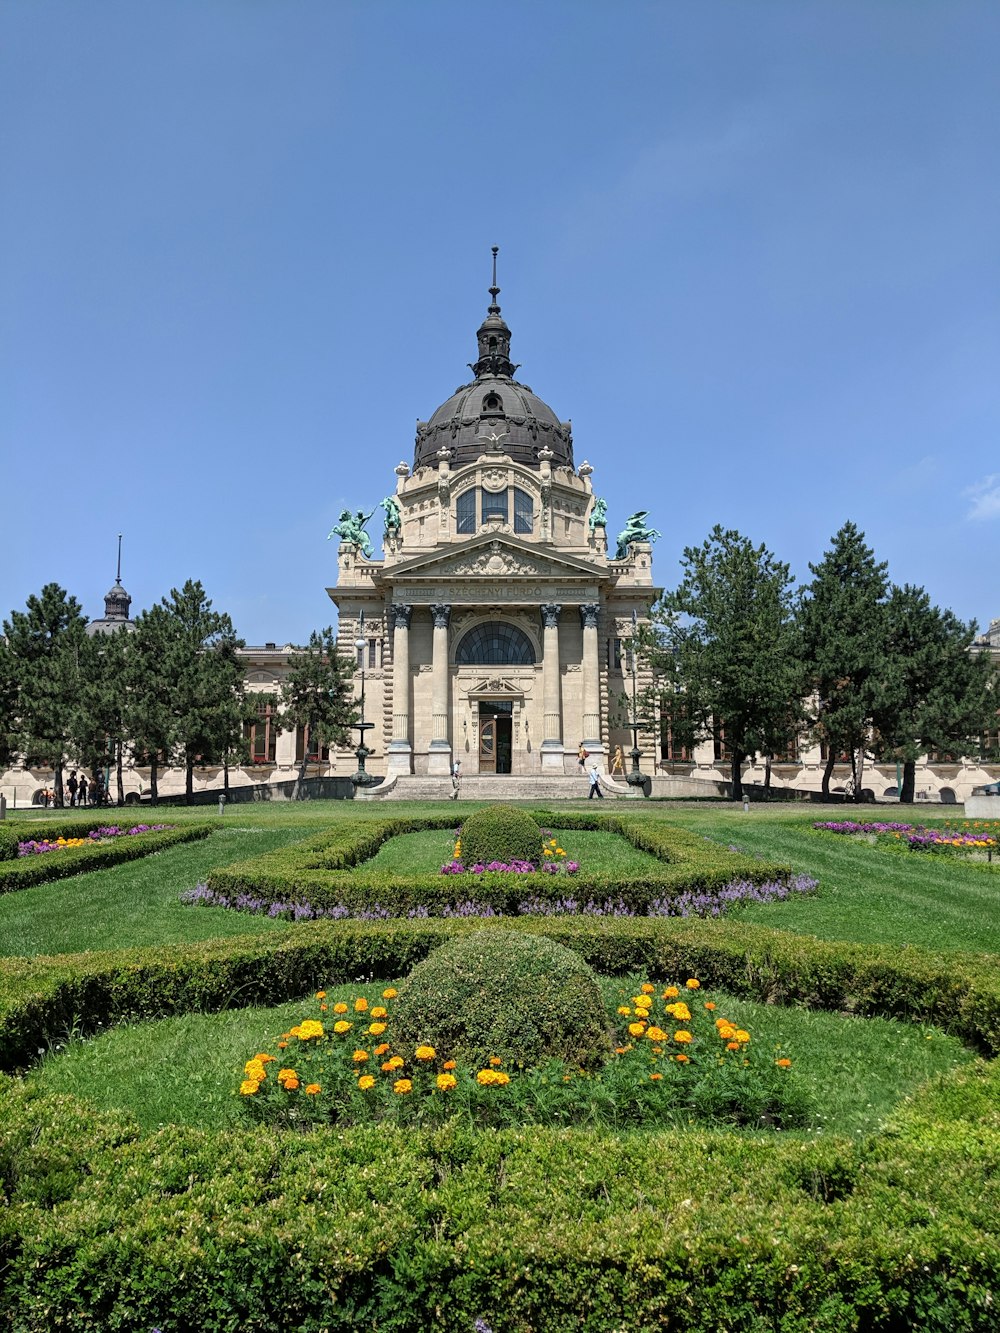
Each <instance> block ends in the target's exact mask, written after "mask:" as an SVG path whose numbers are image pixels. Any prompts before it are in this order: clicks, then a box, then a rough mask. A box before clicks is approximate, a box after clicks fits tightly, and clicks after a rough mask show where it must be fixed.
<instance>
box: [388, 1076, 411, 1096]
mask: <svg viewBox="0 0 1000 1333" xmlns="http://www.w3.org/2000/svg"><path fill="white" fill-rule="evenodd" d="M392 1090H393V1092H398V1093H399V1094H400V1095H401V1096H402V1095H403V1094H404V1093H407V1092H412V1091H413V1084H412V1082H411V1081H410V1079H408V1078H397V1079H396V1081H395V1083H394V1084H393V1085H392Z"/></svg>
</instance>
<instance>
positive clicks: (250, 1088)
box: [240, 1078, 260, 1097]
mask: <svg viewBox="0 0 1000 1333" xmlns="http://www.w3.org/2000/svg"><path fill="white" fill-rule="evenodd" d="M259 1087H260V1084H259V1083H258V1082H257V1080H256V1079H253V1078H245V1079H244V1080H243V1082H242V1083H241V1084H240V1096H241V1097H252V1096H253V1095H254V1093H255V1092H256V1091H257V1089H258V1088H259Z"/></svg>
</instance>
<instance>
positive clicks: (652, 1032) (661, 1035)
mask: <svg viewBox="0 0 1000 1333" xmlns="http://www.w3.org/2000/svg"><path fill="white" fill-rule="evenodd" d="M646 1036H647V1037H648V1038H649V1040H650V1041H666V1040H667V1034H666V1033H665V1032H664V1031H663V1029H662V1028H658V1027H651V1028H647V1029H646Z"/></svg>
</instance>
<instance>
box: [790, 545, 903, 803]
mask: <svg viewBox="0 0 1000 1333" xmlns="http://www.w3.org/2000/svg"><path fill="white" fill-rule="evenodd" d="M809 568H810V570H811V571H812V574H813V581H812V583H810V584H809V585H808V586H807V587H806V588H805V589H804V590H803V595H802V599H801V602H800V605H799V615H798V620H799V627H800V633H801V642H802V653H803V662H804V665H805V668H806V672H807V676H808V684H807V690H808V692H809V697H808V702H807V714H808V719H809V723H810V729H811V731H812V733H813V735H814V736H816V737H818V738H819V739H820V740H821V741H823V742H824V743H825V745H826V746H827V759H826V765H825V767H824V770H823V795H824V796H825V797H826V796H829V794H830V778H831V776H832V774H833V766H834V764H835V763H836V762H837V757H838V755H840V754H843V753H847V754H849V755H850V756H851V764H852V774H853V778H854V784H853V785H854V799H855V800H856V801H860V800H861V799H862V791H861V780H860V779H861V766H862V764H863V759H864V751H865V747H866V746H867V745H868V744H869V741H870V738H871V728H872V719H873V715H874V711H875V707H876V704H877V702H878V697H879V690H880V680H881V675H882V667H883V654H884V646H883V645H884V636H885V616H884V610H885V600H886V595H887V592H888V578H887V576H886V570H887V566H886V565H885V564H884V563H883V564H879V563H878V562H877V561H876V559H875V553H874V551H873V550H872V549H871V547H869V546H867V545H866V544H865V540H864V533H863V532H859V531H858V529H857V528H856V527H855V525H854V524H853V523H850V522H848V523H845V524H844V526H843V527H842V528H841V529H840V531H839V532H838V533H837V534H836V536H835V537H834V539H833V545H832V546H831V547H830V549H829V550H828V551H827V552H826V554H825V555H824V556H823V559H822V560H821V561H820V562H819V564H818V565H812V564H811V565H810V566H809Z"/></svg>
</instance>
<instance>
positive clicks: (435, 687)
mask: <svg viewBox="0 0 1000 1333" xmlns="http://www.w3.org/2000/svg"><path fill="white" fill-rule="evenodd" d="M431 616H432V618H433V620H434V638H433V642H432V651H431V743H430V753H429V755H428V757H427V772H428V773H430V774H433V775H435V776H437V777H446V776H447V775H448V774H449V773H450V772H451V742H450V740H449V739H448V731H449V727H448V620H449V618H450V616H451V607H450V606H443V605H441V604H438V605H436V606H432V607H431Z"/></svg>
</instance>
